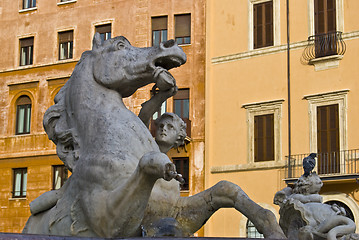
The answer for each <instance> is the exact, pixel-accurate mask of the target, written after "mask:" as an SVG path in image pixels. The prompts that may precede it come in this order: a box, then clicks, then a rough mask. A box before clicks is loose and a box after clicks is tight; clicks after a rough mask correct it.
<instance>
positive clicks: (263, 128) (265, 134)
mask: <svg viewBox="0 0 359 240" xmlns="http://www.w3.org/2000/svg"><path fill="white" fill-rule="evenodd" d="M270 160H274V114H267V115H260V116H255V117H254V161H255V162H261V161H270Z"/></svg>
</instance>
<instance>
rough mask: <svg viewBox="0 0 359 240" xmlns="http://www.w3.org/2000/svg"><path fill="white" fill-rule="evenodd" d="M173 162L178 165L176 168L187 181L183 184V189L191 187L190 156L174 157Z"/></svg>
mask: <svg viewBox="0 0 359 240" xmlns="http://www.w3.org/2000/svg"><path fill="white" fill-rule="evenodd" d="M172 160H173V163H174V164H175V166H176V170H177V172H178V173H179V174H181V175H182V177H183V179H184V180H185V183H184V184H183V185H181V190H188V189H189V184H188V183H189V158H188V157H179V158H172Z"/></svg>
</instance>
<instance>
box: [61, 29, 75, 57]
mask: <svg viewBox="0 0 359 240" xmlns="http://www.w3.org/2000/svg"><path fill="white" fill-rule="evenodd" d="M72 53H73V31H72V30H71V31H66V32H59V60H65V59H71V58H72Z"/></svg>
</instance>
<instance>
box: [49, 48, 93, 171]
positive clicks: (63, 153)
mask: <svg viewBox="0 0 359 240" xmlns="http://www.w3.org/2000/svg"><path fill="white" fill-rule="evenodd" d="M91 54H92V53H91V51H86V52H84V53H83V54H82V56H81V58H80V60H79V62H78V63H77V65H76V67H75V70H74V74H73V75H72V76H71V77H70V79H69V80H68V81H67V83H66V84H65V85H64V86H63V87H62V88H61V89H60V91H59V92H58V93H57V94H56V96H55V99H54V102H55V104H54V105H52V106H51V107H50V108H49V109H48V110H47V111H46V112H45V115H44V120H43V125H44V129H45V131H46V133H47V135H48V137H49V139H50V140H51V141H53V142H54V143H55V144H56V151H57V155H58V156H59V158H60V160H61V161H62V162H63V163H64V164H65V166H66V167H67V168H68V169H69V170H70V171H73V169H74V168H75V166H76V161H77V160H78V159H79V148H80V145H79V141H78V137H77V133H76V129H75V128H72V127H71V126H70V125H69V124H68V122H67V114H66V108H67V106H66V101H65V99H66V95H67V89H68V88H69V87H70V85H71V82H72V81H73V78H75V77H76V75H78V74H77V73H78V72H81V70H82V69H83V68H84V66H83V65H86V62H87V61H84V60H85V59H86V58H88V57H89V56H90V55H91Z"/></svg>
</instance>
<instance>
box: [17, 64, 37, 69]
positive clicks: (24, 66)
mask: <svg viewBox="0 0 359 240" xmlns="http://www.w3.org/2000/svg"><path fill="white" fill-rule="evenodd" d="M33 67H34V65H33V64H28V65H21V66H18V69H28V68H33Z"/></svg>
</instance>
